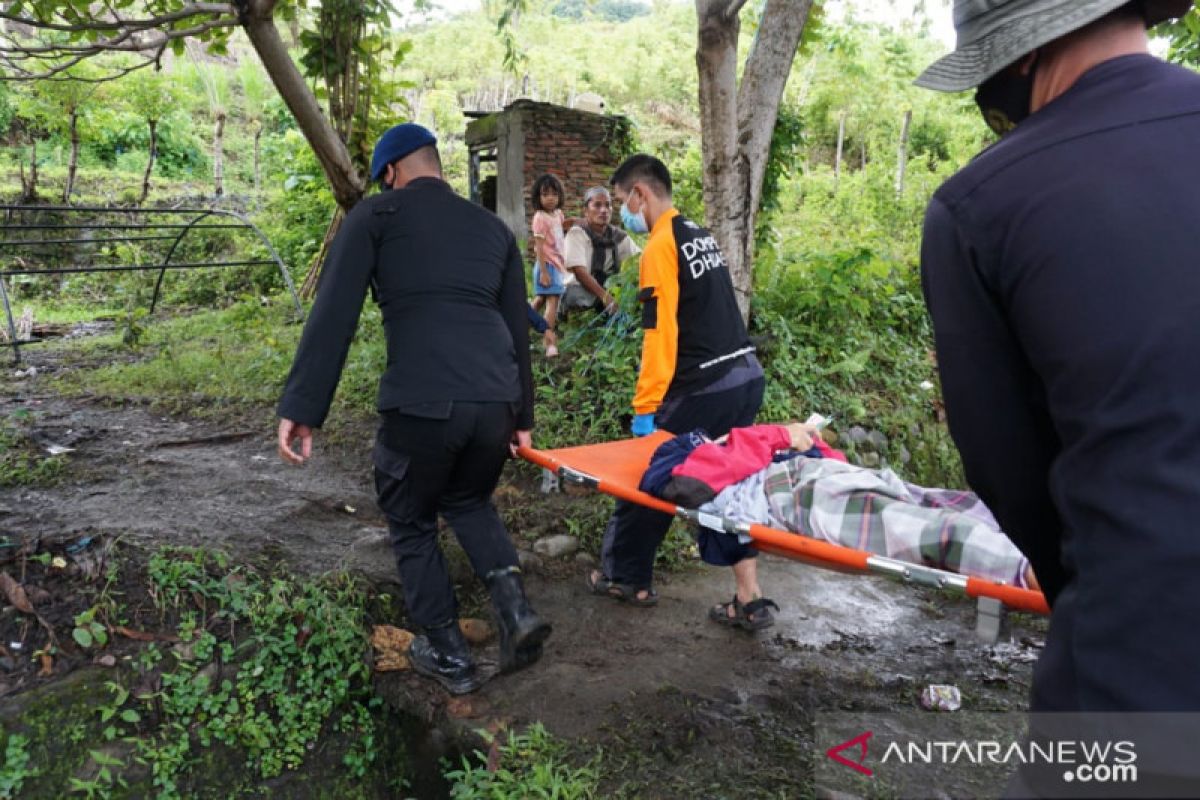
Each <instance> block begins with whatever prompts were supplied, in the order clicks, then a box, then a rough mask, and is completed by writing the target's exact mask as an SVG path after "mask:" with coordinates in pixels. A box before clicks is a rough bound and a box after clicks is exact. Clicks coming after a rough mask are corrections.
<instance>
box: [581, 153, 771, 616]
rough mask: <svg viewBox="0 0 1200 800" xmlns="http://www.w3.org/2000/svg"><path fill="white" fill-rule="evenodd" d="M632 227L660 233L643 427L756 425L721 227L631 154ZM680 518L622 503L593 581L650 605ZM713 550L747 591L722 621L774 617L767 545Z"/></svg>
mask: <svg viewBox="0 0 1200 800" xmlns="http://www.w3.org/2000/svg"><path fill="white" fill-rule="evenodd" d="M611 183H612V187H613V196H614V198H615V199H616V200H617V201H619V202H621V204H622V208H621V218H622V221H623V222H624V224H625V227H626V229H627V230H629V231H631V232H633V233H649V234H650V238H649V239H648V240H647V242H646V248H645V251H644V252H643V253H642V259H641V267H640V278H639V284H638V287H639V292H638V300H639V302H640V303H641V307H642V328H643V333H644V340H643V343H642V364H641V371H640V374H639V375H638V382H637V389H636V391H635V394H634V398H633V411H634V419H633V433H634V434H636V435H638V436H645V435H647V434H649V433H652V432H654V431H655V430H656V429H657V428H662V429H664V430H667V431H670V432H672V433H677V434H678V433H686V432H688V431H691V430H694V429H696V428H702V429H704V430H705V431H706V432H707V433H708V434H709V435H710V436H714V437H717V436H723V435H724V434H726V433H728V432H729V430H730V429H731V428H735V427H744V426H746V425H750V424H752V423H753V422H754V417H755V415H756V414H757V413H758V409H759V407H760V406H761V405H762V398H763V389H764V387H765V379H764V377H763V371H762V367H761V366H760V365H759V363H758V359H756V358H755V356H754V346H753V345H752V344H751V343H750V337H749V335H748V334H747V333H746V326H745V324H744V323H743V322H742V317H741V313H740V312H739V310H738V306H737V300H736V298H735V296H734V290H733V281H732V280H731V279H730V275H729V270H728V268H727V266H726V264H725V258H724V256H722V255H721V249H720V247H718V245H717V242H716V240H715V239H714V238H713V236H712V234H711V233H709V232H708V231H707V230H705V229H704V228H702V227H700V226H699V225H697V224H696V223H695V222H692V221H691V220H689V219H687V218H686V217H684V216H682V215H681V214H680V213H679V212H678V211H677V210H676V209H675V207H674V205H673V204H672V199H671V174H670V172H669V171H668V170H667V168H666V165H664V164H663V163H662V162H661V161H659V160H658V159H657V158H654V157H653V156H649V155H644V154H639V155H635V156H631V157H630V158H628V159H627V160H626V161H625V162H624V163H623V164H621V166H620V167H618V168H617V171H616V172H615V173H614V174H613V177H612V181H611ZM671 519H672V517H671V516H670V515H669V514H664V513H662V512H659V511H652V510H650V509H646V508H642V507H640V506H636V505H633V504H631V503H624V502H620V503H618V504H617V508H616V511H615V512H614V514H613V516H612V518H611V519H610V520H609V523H608V528H607V529H606V531H605V534H604V544H603V548H602V550H601V564H600V566H601V569H600V570H597V571H594V572H592V573H591V574H590V576H589V579H588V583H589V585H590V586H591V588H592V591H593V592H595V593H596V594H601V595H606V596H608V597H613V598H615V599H618V600H625V601H628V602H631V603H633V604H635V605H640V606H650V605H654V604H655V602H656V601H657V595H656V594H655V592H654V589H653V573H654V555H655V552H656V551H657V550H658V546H659V545H660V544H661V543H662V540H663V537H665V536H666V533H667V530H668V528H670V526H671ZM700 550H701V555H702V556H703V557H704V560H705V561H707V562H708V563H710V564H717V565H722V566H731V567H733V571H734V577H735V581H736V584H737V590H736V594H735V596H734V598H733V600H731V601H730V602H728V603H722V604H721V605H718V606H716V607H714V608H712V609H711V610H710V613H709V616H710V618H712V619H713V620H714V621H716V622H720V623H722V624H726V625H731V626H735V627H740V628H744V629H748V630H757V629H759V628H765V627H767V626H768V625H770V624H771V623H772V621H773V617H772V615H771V610H770V609H771V608H774V607H775V604H774V603H772V602H771V601H770V600H767V599H766V598H764V597H763V596H762V592H761V590H760V589H759V586H758V581H757V571H756V564H755V560H754V556H755V555H756V554H755V551H754V550H753V549H752V548H750V547H748V546H746V545H742V544H740V543H738V542H737V540H736V539H735V538H734V537H730V536H726V535H723V534H711V535H708V534H702V535H701V540H700Z"/></svg>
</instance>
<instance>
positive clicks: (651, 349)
mask: <svg viewBox="0 0 1200 800" xmlns="http://www.w3.org/2000/svg"><path fill="white" fill-rule="evenodd" d="M638 288H639V291H638V300H639V301H640V302H641V304H642V329H643V330H642V334H643V336H642V367H641V371H640V372H639V373H638V381H637V389H636V391H635V392H634V395H633V411H634V413H635V414H653V413H654V412H655V411H657V410H658V407H659V406H660V405H662V401H663V397H665V396H666V394H667V389H668V388H669V387H670V385H671V381H672V380H673V379H674V378H675V365H676V357H677V355H678V353H679V319H678V311H679V256H678V255H677V253H676V248H675V237H674V236H673V235H672V234H671V231H670V228H668V229H667V231H666V232H664V233H662V234H659V235H658V236H655V237H654V238H653V239H652V240H651V241H650V242H647V243H646V250H645V252H644V253H642V261H641V270H640V275H639V279H638Z"/></svg>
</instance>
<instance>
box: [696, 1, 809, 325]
mask: <svg viewBox="0 0 1200 800" xmlns="http://www.w3.org/2000/svg"><path fill="white" fill-rule="evenodd" d="M744 1H745V0H696V15H697V17H698V19H699V28H700V29H699V37H698V44H697V48H696V67H697V70H698V72H699V78H700V92H699V95H700V131H701V152H702V156H703V162H704V176H705V180H704V206H705V217H706V219H707V222H708V226H709V228H710V229H711V230H712V232H713V235H714V236H715V237H716V239H717V242H718V244H720V245H721V250H722V252H723V253H724V255H725V260H726V262H727V263H728V266H729V272H730V277H731V278H732V280H733V286H734V290H735V291H736V293H737V299H738V307H739V308H740V309H741V311H742V316H743V317H748V316H749V312H750V295H751V292H752V291H753V278H754V275H753V272H754V269H753V266H754V229H755V223H756V222H757V218H758V207H759V204H760V202H761V200H762V183H763V176H764V175H765V174H766V169H767V157H768V154H769V153H770V149H771V136H772V134H773V133H774V131H775V122H776V119H777V118H778V115H779V103H780V102H781V101H782V99H783V89H784V86H785V85H786V84H787V79H788V76H789V75H790V74H791V66H792V61H793V60H795V57H796V50H797V49H798V48H799V46H800V36H801V34H802V33H803V32H804V25H805V23H806V22H807V20H808V14H809V11H810V10H811V8H812V0H767V4H766V6H765V7H764V9H763V12H762V17H761V18H760V19H759V25H758V32H757V34H756V36H755V37H754V44H753V45H752V47H751V50H750V55H749V56H748V57H747V58H746V65H745V68H744V69H743V70H742V81H741V85H740V86H739V85H738V82H737V42H738V33H739V30H740V27H741V26H740V23H739V21H738V12H739V11H740V10H741V7H742V5H743V3H744Z"/></svg>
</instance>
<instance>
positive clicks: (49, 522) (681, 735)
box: [0, 368, 1043, 797]
mask: <svg viewBox="0 0 1200 800" xmlns="http://www.w3.org/2000/svg"><path fill="white" fill-rule="evenodd" d="M11 375H12V372H11V368H9V369H7V372H6V374H5V381H4V384H3V385H4V388H3V390H0V417H3V416H8V415H11V414H13V413H14V412H16V411H18V410H19V409H24V410H26V411H28V412H29V413H30V414H31V418H29V419H28V420H27V421H26V423H25V424H26V425H27V426H29V427H32V429H33V430H34V432H35V436H36V438H37V440H38V441H39V443H40V444H42V445H43V446H49V445H51V444H57V445H61V446H66V447H71V448H74V450H73V452H71V453H68V454H67V456H66V458H67V459H68V462H69V468H68V471H67V473H66V477H65V479H64V480H63V481H61V482H60V483H59V485H56V486H54V487H51V488H17V489H3V490H0V534H4V533H8V534H19V535H25V536H29V535H44V536H62V535H64V534H68V533H73V532H85V531H86V532H90V533H110V534H121V535H123V536H126V537H129V538H131V539H133V540H135V541H137V542H139V543H143V544H178V545H189V546H205V547H214V548H222V549H225V550H227V551H229V552H230V553H231V554H233V555H234V556H235V558H236V557H245V558H253V559H259V558H261V557H262V556H263V555H264V554H265V555H267V556H268V557H270V558H277V559H279V560H282V561H283V562H285V563H286V564H288V565H289V566H290V567H292V568H293V569H296V570H298V571H302V572H313V571H324V570H326V569H329V568H331V567H335V566H338V565H353V564H370V563H372V562H374V563H375V565H376V570H375V571H376V574H377V575H379V576H386V575H388V574H389V573H390V563H389V556H388V555H387V552H386V547H385V546H384V545H383V538H382V536H381V533H382V531H381V524H382V523H381V520H380V518H379V515H378V513H377V512H376V511H375V509H374V505H373V500H372V498H371V494H370V492H371V486H370V472H369V464H368V457H367V452H366V451H367V448H366V447H365V446H364V445H365V442H366V437H367V436H369V435H370V432H369V430H368V429H367V428H366V427H365V426H363V427H362V430H361V431H349V432H347V431H343V436H341V437H340V439H342V440H344V441H347V442H351V441H353V442H357V444H358V446H355V447H350V446H337V445H331V444H329V443H328V442H329V440H328V438H327V439H325V440H324V442H325V444H322V446H321V449H320V451H319V452H318V454H317V458H316V459H314V461H313V463H312V464H311V465H309V466H308V467H306V468H304V469H295V468H289V467H287V466H286V465H284V464H282V463H281V462H280V461H279V460H278V459H277V457H276V456H275V454H274V442H273V439H272V435H271V424H272V419H271V415H270V413H269V412H268V411H266V410H264V411H263V412H262V413H261V414H258V415H255V416H253V417H238V418H231V419H225V420H222V419H213V418H204V419H196V418H193V419H189V418H172V417H164V416H162V415H158V414H155V413H152V412H151V411H149V410H147V409H146V408H143V407H140V406H125V407H113V406H108V405H101V404H98V403H95V402H90V401H88V400H79V399H75V400H71V399H63V398H60V397H56V396H54V395H53V394H51V393H50V392H48V391H46V390H45V389H42V388H40V386H39V380H38V379H10V376H11ZM335 438H338V437H335ZM513 480H515V479H513ZM527 483H528V481H527V480H525V481H523V482H522V481H519V480H515V484H514V485H515V486H516V490H517V491H520V492H522V493H523V494H522V502H525V503H529V504H536V503H539V502H544V498H542V497H541V496H539V495H537V494H536V493H534V492H532V491H531V489H530V488H529V487H528V486H526V485H525V484H527ZM510 491H511V490H510ZM558 500H559V502H563V503H565V504H567V505H569V500H570V498H558ZM520 534H521V531H514V535H516V536H518V537H519V536H520ZM582 572H583V568H582V566H580V565H577V564H574V563H569V564H561V563H560V564H558V565H557V567H556V568H554V569H549V570H546V571H545V572H544V573H543V574H542V575H540V576H539V575H537V574H535V575H533V576H532V577H531V579H530V594H531V596H532V598H533V600H534V602H535V604H536V606H537V607H538V608H539V610H540V611H542V613H544V614H545V616H547V617H548V618H549V619H550V621H551V622H552V623H553V624H554V626H555V634H554V636H553V637H552V638H551V640H550V641H549V643H548V646H547V649H546V655H545V658H544V659H543V661H542V662H541V663H539V664H538V665H536V666H535V667H533V668H531V669H530V670H527V671H526V672H524V673H521V674H519V675H515V676H506V677H501V678H497V679H495V680H493V681H492V682H491V683H490V684H488V685H487V686H486V687H485V688H484V690H483V691H482V692H481V693H480V694H479V695H477V696H476V697H474V698H472V699H471V701H470V704H471V705H470V706H469V707H468V708H466V709H465V710H464V709H462V708H460V709H459V710H458V711H457V716H460V717H465V718H467V722H468V724H472V725H474V724H483V723H484V722H486V721H489V720H492V721H494V720H496V719H506V720H511V721H513V722H516V723H523V722H530V721H534V720H540V721H542V722H543V723H544V724H545V725H546V726H547V728H549V729H550V730H551V731H552V732H554V733H556V734H559V735H560V736H563V737H567V738H569V739H571V740H573V741H576V742H579V743H581V745H582V748H583V749H584V750H589V749H591V750H594V749H595V748H597V747H603V748H604V751H605V753H606V755H605V759H606V760H605V773H606V785H608V786H610V787H614V788H615V787H617V786H623V787H624V790H625V792H626V793H627V794H631V795H632V796H638V797H680V796H686V795H687V794H693V793H694V794H698V796H706V797H722V796H724V797H779V796H787V797H794V796H811V794H812V792H813V786H812V780H811V778H810V777H809V773H810V769H811V764H812V757H813V747H812V741H813V731H812V725H813V722H814V719H815V715H816V714H817V713H818V712H820V711H828V710H839V709H852V710H862V711H871V710H876V711H882V710H900V709H918V708H919V701H918V698H919V695H920V692H921V689H922V688H923V687H924V686H926V685H928V684H933V683H950V684H955V685H957V686H958V687H959V688H960V689H961V691H962V694H963V706H964V709H965V710H1019V709H1021V708H1023V707H1024V703H1025V697H1026V693H1027V691H1028V684H1029V679H1030V663H1029V662H1030V661H1032V660H1033V657H1034V656H1035V655H1036V652H1037V645H1038V643H1039V642H1040V638H1041V636H1042V630H1043V629H1042V623H1041V622H1040V621H1031V620H1028V619H1025V618H1016V619H1015V623H1014V625H1013V626H1012V628H1011V631H1009V632H1007V634H1006V637H1005V640H1004V641H1003V642H1002V643H1001V644H1000V645H999V646H997V647H993V646H990V645H987V644H984V643H981V642H979V641H977V639H976V638H975V636H974V632H973V626H974V606H973V604H971V603H968V602H966V601H962V600H959V599H953V598H949V597H946V596H943V595H939V594H936V593H932V592H926V591H920V590H914V589H911V588H907V587H902V586H899V585H896V584H894V583H891V582H888V581H885V580H883V579H874V578H861V577H849V576H843V575H839V574H835V573H829V572H824V571H821V570H816V569H813V568H810V567H807V566H804V565H800V564H797V563H793V562H788V561H784V560H780V559H776V558H764V559H763V567H762V582H763V585H764V588H765V589H766V591H767V593H768V594H769V595H771V596H772V597H773V598H775V600H776V601H777V602H778V603H779V604H780V606H781V607H782V611H781V613H780V615H779V623H778V624H777V625H776V627H774V628H773V629H770V630H768V631H765V632H763V633H760V634H758V635H754V636H751V635H746V634H743V633H740V632H735V631H728V630H724V629H721V628H719V627H717V626H715V625H713V624H712V623H710V622H708V621H706V620H705V619H704V612H705V609H706V607H707V606H708V604H710V603H713V602H715V601H718V600H722V599H725V598H726V597H727V596H728V594H729V593H730V589H731V585H730V580H729V577H728V575H727V574H726V571H719V570H701V569H696V570H690V571H684V572H682V573H676V574H674V575H670V576H666V577H665V579H664V580H663V581H662V583H661V586H660V593H661V595H662V600H661V603H660V605H659V606H658V607H657V608H655V609H651V610H644V609H637V608H631V607H627V606H623V605H619V604H616V603H613V602H611V601H608V600H605V599H602V598H595V597H592V596H590V595H588V594H587V592H586V590H585V588H584V586H583V582H582ZM549 575H558V576H559V577H557V578H554V577H548V576H549ZM562 576H570V577H562ZM1031 624H1032V628H1030V627H1028V626H1030V625H1031ZM381 685H382V686H383V687H384V690H385V692H386V693H387V694H388V695H390V696H391V697H392V698H393V699H396V700H397V702H400V703H408V704H410V705H413V706H414V707H423V708H425V709H426V711H427V712H428V711H429V710H430V709H433V712H432V713H436V711H437V709H441V708H444V706H445V703H446V698H445V697H444V696H442V695H440V693H438V692H436V691H431V690H430V687H429V685H428V684H426V683H425V682H423V681H421V680H420V679H419V678H416V677H415V676H393V677H389V678H387V679H386V680H385V681H383V682H382V684H381ZM435 754H436V753H435Z"/></svg>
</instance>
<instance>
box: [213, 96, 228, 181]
mask: <svg viewBox="0 0 1200 800" xmlns="http://www.w3.org/2000/svg"><path fill="white" fill-rule="evenodd" d="M213 195H214V196H215V197H223V196H224V195H225V112H224V111H218V112H217V122H216V124H215V125H214V126H213Z"/></svg>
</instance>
